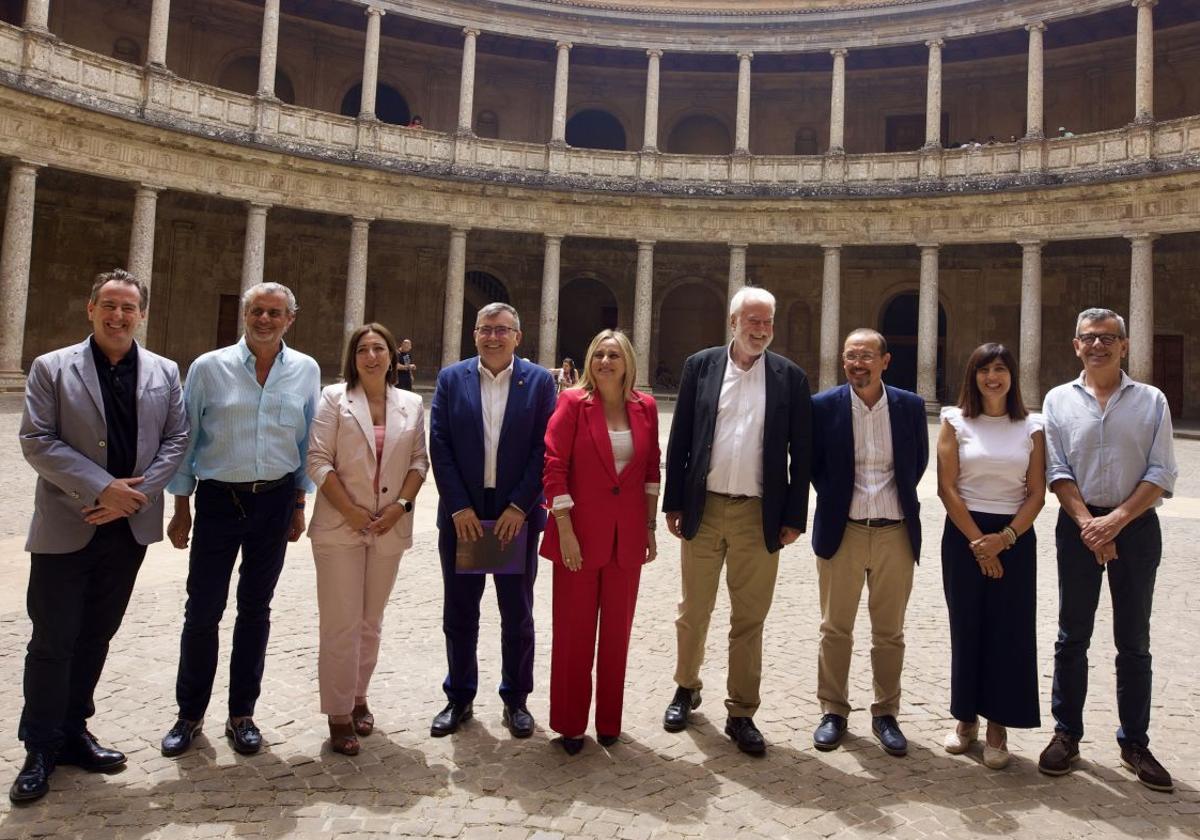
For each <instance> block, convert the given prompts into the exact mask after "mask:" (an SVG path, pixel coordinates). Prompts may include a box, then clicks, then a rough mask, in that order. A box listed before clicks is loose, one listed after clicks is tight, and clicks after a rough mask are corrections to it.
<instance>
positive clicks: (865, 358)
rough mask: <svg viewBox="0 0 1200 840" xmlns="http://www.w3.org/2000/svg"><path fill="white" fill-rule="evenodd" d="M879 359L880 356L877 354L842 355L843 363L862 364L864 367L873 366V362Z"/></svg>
mask: <svg viewBox="0 0 1200 840" xmlns="http://www.w3.org/2000/svg"><path fill="white" fill-rule="evenodd" d="M878 358H879V356H878V355H877V354H875V353H843V354H842V361H846V362H850V363H851V364H853V363H854V362H862V363H863V364H864V365H869V364H871V362H873V361H875V360H876V359H878Z"/></svg>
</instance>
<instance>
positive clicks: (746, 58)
mask: <svg viewBox="0 0 1200 840" xmlns="http://www.w3.org/2000/svg"><path fill="white" fill-rule="evenodd" d="M752 58H754V53H752V52H740V53H738V82H737V124H736V126H735V130H734V135H735V139H734V143H733V153H734V154H735V155H748V154H750V60H751V59H752Z"/></svg>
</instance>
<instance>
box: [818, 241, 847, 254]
mask: <svg viewBox="0 0 1200 840" xmlns="http://www.w3.org/2000/svg"><path fill="white" fill-rule="evenodd" d="M821 250H822V251H824V252H825V253H829V252H830V251H840V250H842V246H841V245H840V244H839V245H832V244H829V243H822V244H821Z"/></svg>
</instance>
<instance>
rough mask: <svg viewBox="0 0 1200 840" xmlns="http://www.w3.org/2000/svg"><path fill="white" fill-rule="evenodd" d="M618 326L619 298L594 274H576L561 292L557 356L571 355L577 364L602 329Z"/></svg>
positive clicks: (580, 361)
mask: <svg viewBox="0 0 1200 840" xmlns="http://www.w3.org/2000/svg"><path fill="white" fill-rule="evenodd" d="M616 327H617V298H616V296H615V295H613V293H612V290H611V289H609V288H608V286H607V285H606V284H605V283H604V282H603V281H601V280H598V279H597V278H595V277H576V278H574V279H573V280H571V281H569V282H568V283H567V284H566V285H564V286H563V287H562V291H560V292H559V295H558V358H557V359H555V360H554V361H555V364H557V363H558V362H559V361H561V359H562V358H563V356H570V357H571V358H572V359H573V360H574V361H575V363H576V364H577V365H579V366H580V367H582V366H583V365H585V364H587V362H586V360H585V359H584V358H583V356H584V354H585V353H587V348H588V345H589V344H591V343H592V339H593V338H595V336H596V333H598V332H600V330H611V329H616Z"/></svg>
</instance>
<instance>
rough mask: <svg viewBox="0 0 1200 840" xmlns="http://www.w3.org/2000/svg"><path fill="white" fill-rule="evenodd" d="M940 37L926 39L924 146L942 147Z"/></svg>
mask: <svg viewBox="0 0 1200 840" xmlns="http://www.w3.org/2000/svg"><path fill="white" fill-rule="evenodd" d="M944 43H945V42H944V41H943V40H942V39H941V38H935V39H934V40H932V41H926V42H925V46H927V47H929V73H928V75H927V76H926V79H925V148H926V149H940V148H941V147H942V45H943V44H944Z"/></svg>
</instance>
